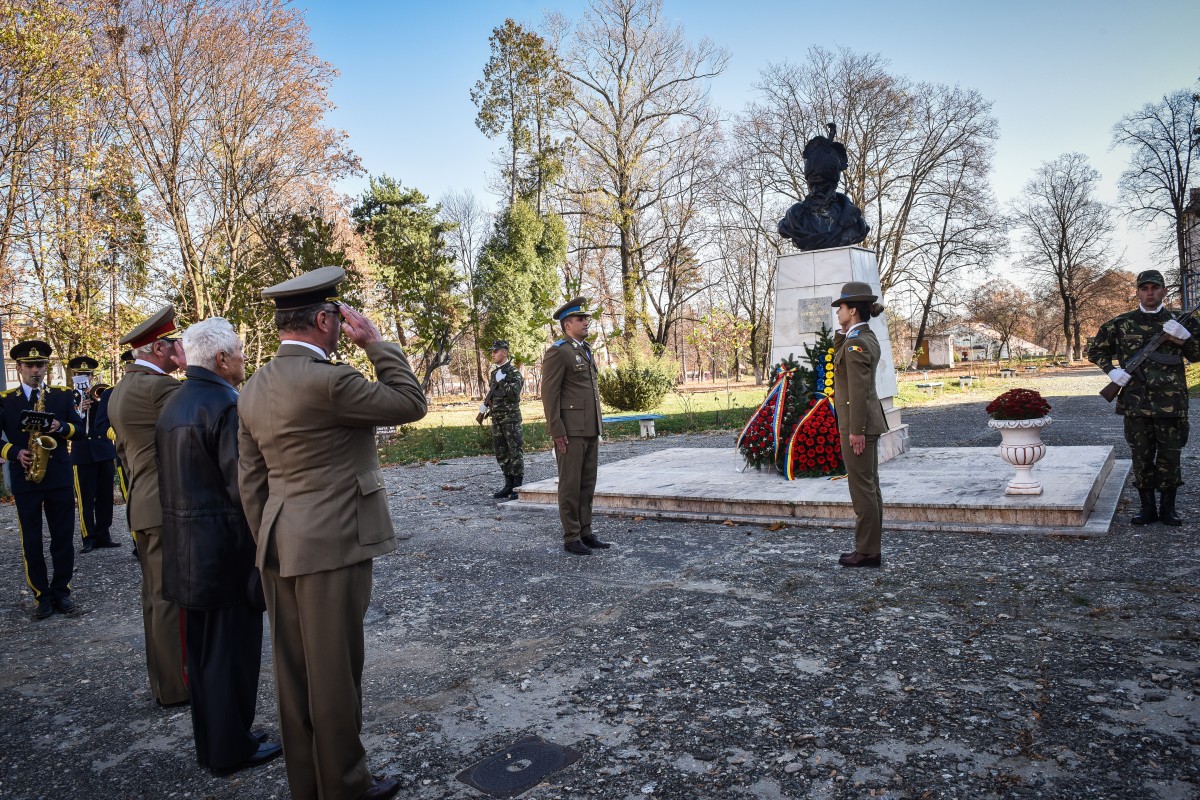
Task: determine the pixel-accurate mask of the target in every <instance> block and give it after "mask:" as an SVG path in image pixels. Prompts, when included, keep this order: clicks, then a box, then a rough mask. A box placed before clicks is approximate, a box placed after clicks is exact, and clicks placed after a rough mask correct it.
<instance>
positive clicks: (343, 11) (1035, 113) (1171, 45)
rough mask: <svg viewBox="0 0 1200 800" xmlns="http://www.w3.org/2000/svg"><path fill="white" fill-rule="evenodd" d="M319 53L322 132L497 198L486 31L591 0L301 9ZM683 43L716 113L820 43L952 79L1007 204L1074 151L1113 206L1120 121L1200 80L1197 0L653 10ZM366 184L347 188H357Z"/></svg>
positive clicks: (693, 3)
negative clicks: (982, 125) (972, 110)
mask: <svg viewBox="0 0 1200 800" xmlns="http://www.w3.org/2000/svg"><path fill="white" fill-rule="evenodd" d="M297 5H298V6H299V7H301V8H304V9H306V10H307V19H308V22H309V25H310V26H311V30H312V38H313V41H314V42H315V45H316V49H317V53H318V54H319V55H320V56H321V57H322V58H324V59H326V60H327V61H329V62H331V63H332V64H333V65H334V66H336V67H337V68H338V69H339V70H340V72H341V75H340V77H339V79H338V80H337V82H336V83H335V84H334V87H333V93H332V99H333V101H334V103H336V104H337V106H338V108H337V110H336V111H335V112H334V113H333V114H332V115H331V116H330V118H329V120H328V122H329V123H330V124H332V125H334V126H336V127H339V128H342V129H344V130H345V131H347V133H349V135H350V140H349V143H350V146H351V148H353V149H354V150H355V152H357V153H358V154H359V155H360V156H361V158H362V161H363V165H364V167H365V169H366V170H367V171H368V172H369V173H371V174H379V173H382V172H386V173H388V174H389V175H391V176H393V177H395V178H398V179H400V180H401V181H403V182H404V184H405V185H409V186H415V187H416V188H418V189H420V190H422V191H423V192H425V193H426V194H428V195H430V196H431V197H433V198H435V199H436V198H439V197H441V196H442V195H443V194H445V193H446V192H448V191H450V190H462V189H470V190H472V191H474V192H475V193H476V194H477V195H479V196H480V198H481V199H482V200H484V202H486V203H487V204H488V205H491V204H492V202H493V200H494V198H493V197H492V196H490V195H489V194H488V192H487V188H486V187H487V185H488V180H489V175H488V173H489V171H490V170H491V169H492V166H491V159H492V156H493V154H494V153H495V152H496V150H497V148H498V147H499V146H500V143H499V142H496V141H491V140H488V139H487V138H486V137H484V136H483V134H481V133H480V132H479V131H478V130H477V129H476V128H475V125H474V118H475V107H474V105H473V104H472V103H471V99H470V89H471V87H472V86H473V85H474V83H475V81H476V80H478V79H479V77H480V74H481V71H482V68H483V65H484V63H485V62H486V61H487V58H488V36H489V35H490V34H491V31H492V29H493V28H494V27H496V26H498V25H501V24H503V22H504V19H505V18H506V17H512V18H514V19H516V20H517V21H519V22H522V23H526V24H529V25H533V26H539V25H540V24H541V21H542V17H543V12H544V11H547V10H554V11H559V12H561V13H563V14H564V15H565V16H567V17H568V18H569V19H571V20H577V19H579V18H580V17H581V16H582V14H583V11H584V9H585V8H586V4H585V3H583V2H579V0H564V1H563V2H559V3H543V2H530V1H529V0H511V1H510V2H505V3H496V2H481V1H476V0H472V1H470V2H456V1H455V0H442V2H436V0H435V1H434V2H428V1H426V2H413V1H412V0H396V1H394V2H388V1H387V0H340V1H339V2H333V0H310V2H302V1H301V2H298V3H297ZM664 14H665V16H666V17H668V18H670V19H674V20H677V21H678V22H680V23H681V24H682V25H683V27H684V29H685V31H686V33H687V35H688V36H689V38H692V39H699V38H701V37H705V36H706V37H708V38H710V39H712V40H713V41H714V42H716V43H717V44H719V45H721V46H723V47H725V48H726V49H727V50H729V52H730V54H731V56H732V58H731V61H730V66H729V68H728V70H727V71H726V72H725V73H724V74H723V75H722V76H721V77H720V78H718V79H717V80H716V81H715V82H714V84H713V86H712V98H713V100H714V102H715V103H716V104H717V105H718V106H719V107H721V108H722V109H723V110H724V111H725V112H726V113H727V114H732V113H734V112H737V111H739V110H741V108H742V107H743V106H744V105H745V104H746V102H747V101H748V100H750V99H751V98H752V97H753V94H754V88H753V87H754V84H755V82H756V80H757V79H758V75H759V72H760V71H761V69H762V68H763V67H764V66H766V65H767V64H768V63H772V62H780V61H785V60H792V61H796V60H800V59H802V58H803V56H804V53H805V51H806V50H807V49H808V47H810V46H811V45H814V44H819V45H822V46H825V47H830V48H833V47H839V46H846V47H849V48H851V49H853V50H856V51H859V52H877V53H880V54H882V55H883V56H884V57H885V58H887V59H888V60H889V61H890V62H891V66H892V69H893V71H894V72H896V73H899V74H903V75H907V76H909V77H911V78H913V79H916V80H922V81H931V82H940V83H949V84H955V83H957V84H960V85H962V86H965V87H969V88H973V89H977V90H978V91H979V92H980V93H981V94H982V95H983V96H984V97H985V98H987V99H989V100H991V101H993V102H994V106H993V113H994V114H995V115H996V117H997V119H998V120H999V122H1000V137H1001V138H1000V141H999V145H998V147H997V154H996V169H995V175H994V183H995V187H996V191H997V194H998V196H999V197H1000V199H1001V201H1005V200H1008V199H1010V198H1012V197H1014V196H1015V195H1016V194H1017V193H1019V192H1020V189H1021V187H1022V186H1023V184H1024V183H1025V181H1027V180H1028V179H1029V177H1030V175H1031V174H1032V171H1033V169H1034V168H1035V167H1036V165H1037V164H1039V163H1041V162H1042V161H1046V160H1049V159H1052V158H1055V157H1057V156H1058V155H1060V154H1062V153H1066V152H1071V151H1079V152H1082V153H1084V154H1086V155H1087V156H1088V157H1089V158H1090V159H1091V162H1092V165H1093V166H1095V167H1096V168H1097V169H1098V170H1099V171H1100V172H1101V173H1102V175H1103V177H1104V195H1103V197H1102V199H1105V200H1108V201H1114V200H1115V199H1116V196H1117V193H1116V179H1117V177H1118V175H1119V174H1120V171H1121V170H1122V168H1123V166H1124V164H1125V160H1126V155H1125V153H1124V152H1123V151H1119V150H1118V151H1110V150H1109V139H1110V136H1111V129H1112V125H1113V123H1114V122H1116V120H1117V119H1118V118H1119V117H1120V116H1121V115H1122V114H1124V113H1127V112H1129V111H1133V110H1135V109H1137V108H1139V107H1140V106H1141V105H1143V104H1144V103H1147V102H1151V101H1155V100H1157V99H1159V98H1160V97H1161V96H1162V95H1163V94H1164V93H1166V92H1170V91H1174V90H1176V89H1180V88H1184V87H1188V86H1193V85H1195V82H1196V80H1197V78H1200V2H1197V0H1143V2H1117V1H1116V0H1091V1H1087V0H1042V1H1041V2H1030V1H1029V0H1006V1H1005V2H986V3H984V2H972V0H959V1H958V2H949V1H945V2H941V1H936V0H927V1H922V0H910V1H909V2H854V0H850V2H836V3H835V2H824V3H818V2H788V3H784V2H765V1H764V0H742V2H733V3H731V2H714V1H712V0H690V1H689V2H684V1H683V0H665V2H664ZM364 184H365V178H363V179H358V180H352V181H347V182H346V183H345V184H344V185H343V189H344V190H345V191H347V192H350V193H357V192H358V191H360V190H361V188H362V187H363V185H364ZM1123 238H1124V240H1125V242H1126V244H1127V245H1128V248H1129V249H1128V257H1129V261H1130V264H1129V266H1130V268H1133V269H1137V268H1141V267H1142V266H1143V265H1144V264H1145V263H1146V262H1147V260H1148V259H1149V258H1150V255H1149V249H1148V247H1147V246H1146V244H1145V238H1146V237H1145V235H1144V233H1143V232H1142V231H1139V230H1137V229H1136V227H1135V229H1132V230H1128V231H1127V232H1126V235H1125V236H1124V237H1123Z"/></svg>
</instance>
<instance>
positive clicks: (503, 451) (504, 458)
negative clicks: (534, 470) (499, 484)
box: [492, 419, 525, 478]
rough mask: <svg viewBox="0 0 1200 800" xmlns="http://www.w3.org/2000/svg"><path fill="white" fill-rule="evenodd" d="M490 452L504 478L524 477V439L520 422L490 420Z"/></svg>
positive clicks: (513, 420)
mask: <svg viewBox="0 0 1200 800" xmlns="http://www.w3.org/2000/svg"><path fill="white" fill-rule="evenodd" d="M492 450H493V451H494V452H495V453H496V463H498V464H499V465H500V471H501V472H502V473H504V477H505V478H520V477H523V476H524V475H525V439H524V437H523V435H522V434H521V420H520V419H512V420H496V419H493V420H492Z"/></svg>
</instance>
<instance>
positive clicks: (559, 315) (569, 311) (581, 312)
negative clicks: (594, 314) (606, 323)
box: [553, 297, 591, 322]
mask: <svg viewBox="0 0 1200 800" xmlns="http://www.w3.org/2000/svg"><path fill="white" fill-rule="evenodd" d="M587 304H588V301H587V298H586V297H573V298H571V299H570V300H568V301H567V302H565V303H563V304H562V305H561V306H559V307H558V310H557V311H555V312H554V317H553V319H554V321H555V322H562V321H563V320H564V319H566V318H567V317H590V316H591V314H590V313H589V312H588V310H587Z"/></svg>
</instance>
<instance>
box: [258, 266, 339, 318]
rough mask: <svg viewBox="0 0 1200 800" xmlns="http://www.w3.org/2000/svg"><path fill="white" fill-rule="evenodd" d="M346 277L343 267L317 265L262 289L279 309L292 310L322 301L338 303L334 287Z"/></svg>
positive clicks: (263, 293) (266, 297)
mask: <svg viewBox="0 0 1200 800" xmlns="http://www.w3.org/2000/svg"><path fill="white" fill-rule="evenodd" d="M345 278H346V270H344V269H342V268H341V267H317V268H316V269H314V270H312V271H311V272H306V273H304V274H303V275H297V276H296V277H294V278H289V279H288V280H286V281H284V282H283V283H277V284H275V285H274V286H271V287H268V288H266V289H263V290H262V296H263V298H264V299H266V300H274V301H275V309H276V310H277V311H292V310H295V309H297V308H308V307H309V306H315V305H319V304H321V303H336V302H337V301H338V298H337V297H336V296H335V292H334V288H335V287H336V286H337V285H338V284H339V283H341V282H342V281H343V280H345Z"/></svg>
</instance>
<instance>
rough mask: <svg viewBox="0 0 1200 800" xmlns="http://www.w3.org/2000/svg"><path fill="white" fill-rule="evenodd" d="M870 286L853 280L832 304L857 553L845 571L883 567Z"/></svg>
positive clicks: (836, 387) (879, 419)
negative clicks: (839, 327) (836, 327)
mask: <svg viewBox="0 0 1200 800" xmlns="http://www.w3.org/2000/svg"><path fill="white" fill-rule="evenodd" d="M876 299H877V298H876V296H875V295H873V294H871V287H870V285H869V284H866V283H862V282H861V281H851V282H850V283H847V284H846V285H845V286H843V287H842V294H841V297H839V298H838V299H836V300H834V301H833V307H834V308H836V309H837V321H838V324H839V325H841V327H842V329H841V331H840V332H838V333H836V334H834V337H833V345H834V347H835V348H836V352H835V353H834V356H833V365H834V366H833V369H834V372H833V404H834V408H835V410H836V412H837V421H838V434H839V435H840V436H841V440H842V459H843V460H844V461H845V462H846V478H847V480H848V482H849V485H850V502H851V503H852V504H853V506H854V517H855V522H854V552H852V553H842V557H841V558H839V559H838V563H839V564H841V565H842V566H843V567H878V566H879V565H880V560H881V556H880V553H881V551H882V548H881V539H882V536H883V494H882V493H881V492H880V490H879V447H878V446H879V436H880V434H883V433H887V429H888V428H887V420H885V419H884V416H883V406H881V405H880V404H879V395H878V394H876V392H875V368H876V367H877V366H878V365H879V340H878V339H876V338H875V334H874V332H872V330H871V328H870V326H869V325H868V322H869V321H870V319H871V317H877V316H879V315H880V314H882V313H883V306H881V305H879V303H876V302H875V300H876Z"/></svg>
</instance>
